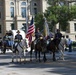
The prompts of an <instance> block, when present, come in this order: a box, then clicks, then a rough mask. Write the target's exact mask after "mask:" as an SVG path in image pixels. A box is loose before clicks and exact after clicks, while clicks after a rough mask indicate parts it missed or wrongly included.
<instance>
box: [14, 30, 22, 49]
mask: <svg viewBox="0 0 76 75" xmlns="http://www.w3.org/2000/svg"><path fill="white" fill-rule="evenodd" d="M16 33H17V34H16V35H15V46H14V47H15V50H16V49H17V46H18V44H19V43H20V42H21V40H22V39H23V38H22V35H21V34H20V31H19V30H18V31H17V32H16Z"/></svg>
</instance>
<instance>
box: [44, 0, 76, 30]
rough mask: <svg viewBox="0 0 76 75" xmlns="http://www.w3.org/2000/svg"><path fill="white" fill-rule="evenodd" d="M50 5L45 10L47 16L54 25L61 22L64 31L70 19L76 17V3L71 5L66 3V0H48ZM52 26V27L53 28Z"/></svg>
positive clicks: (51, 24)
mask: <svg viewBox="0 0 76 75" xmlns="http://www.w3.org/2000/svg"><path fill="white" fill-rule="evenodd" d="M47 2H48V4H49V7H48V8H47V10H46V12H45V17H46V18H47V21H48V22H49V23H50V26H51V27H53V26H55V25H56V24H57V23H59V25H60V27H61V29H62V30H63V31H65V30H66V28H67V26H68V21H71V20H73V19H76V5H74V6H69V7H68V5H65V0H48V1H47ZM51 27H50V28H51Z"/></svg>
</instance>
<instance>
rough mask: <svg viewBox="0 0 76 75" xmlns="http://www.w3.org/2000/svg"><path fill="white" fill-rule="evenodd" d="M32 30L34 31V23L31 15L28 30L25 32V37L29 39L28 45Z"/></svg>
mask: <svg viewBox="0 0 76 75" xmlns="http://www.w3.org/2000/svg"><path fill="white" fill-rule="evenodd" d="M34 32H35V25H34V22H33V17H32V19H31V23H30V25H29V27H28V31H27V34H26V38H28V40H29V45H30V44H31V42H32V34H34Z"/></svg>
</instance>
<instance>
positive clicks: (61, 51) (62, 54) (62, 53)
mask: <svg viewBox="0 0 76 75" xmlns="http://www.w3.org/2000/svg"><path fill="white" fill-rule="evenodd" d="M60 53H61V55H60V58H61V59H62V60H64V52H63V50H60Z"/></svg>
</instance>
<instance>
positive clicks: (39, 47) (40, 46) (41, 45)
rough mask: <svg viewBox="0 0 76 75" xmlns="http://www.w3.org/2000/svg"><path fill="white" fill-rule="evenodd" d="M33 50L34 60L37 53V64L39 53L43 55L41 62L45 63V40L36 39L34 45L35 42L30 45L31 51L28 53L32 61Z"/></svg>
mask: <svg viewBox="0 0 76 75" xmlns="http://www.w3.org/2000/svg"><path fill="white" fill-rule="evenodd" d="M33 49H34V50H35V58H36V59H37V53H38V58H39V62H40V61H41V60H40V53H41V52H42V53H43V54H44V56H43V60H44V62H45V61H46V55H45V53H46V50H47V49H46V40H44V39H38V40H36V44H35V41H32V43H31V51H30V60H32V51H33Z"/></svg>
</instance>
